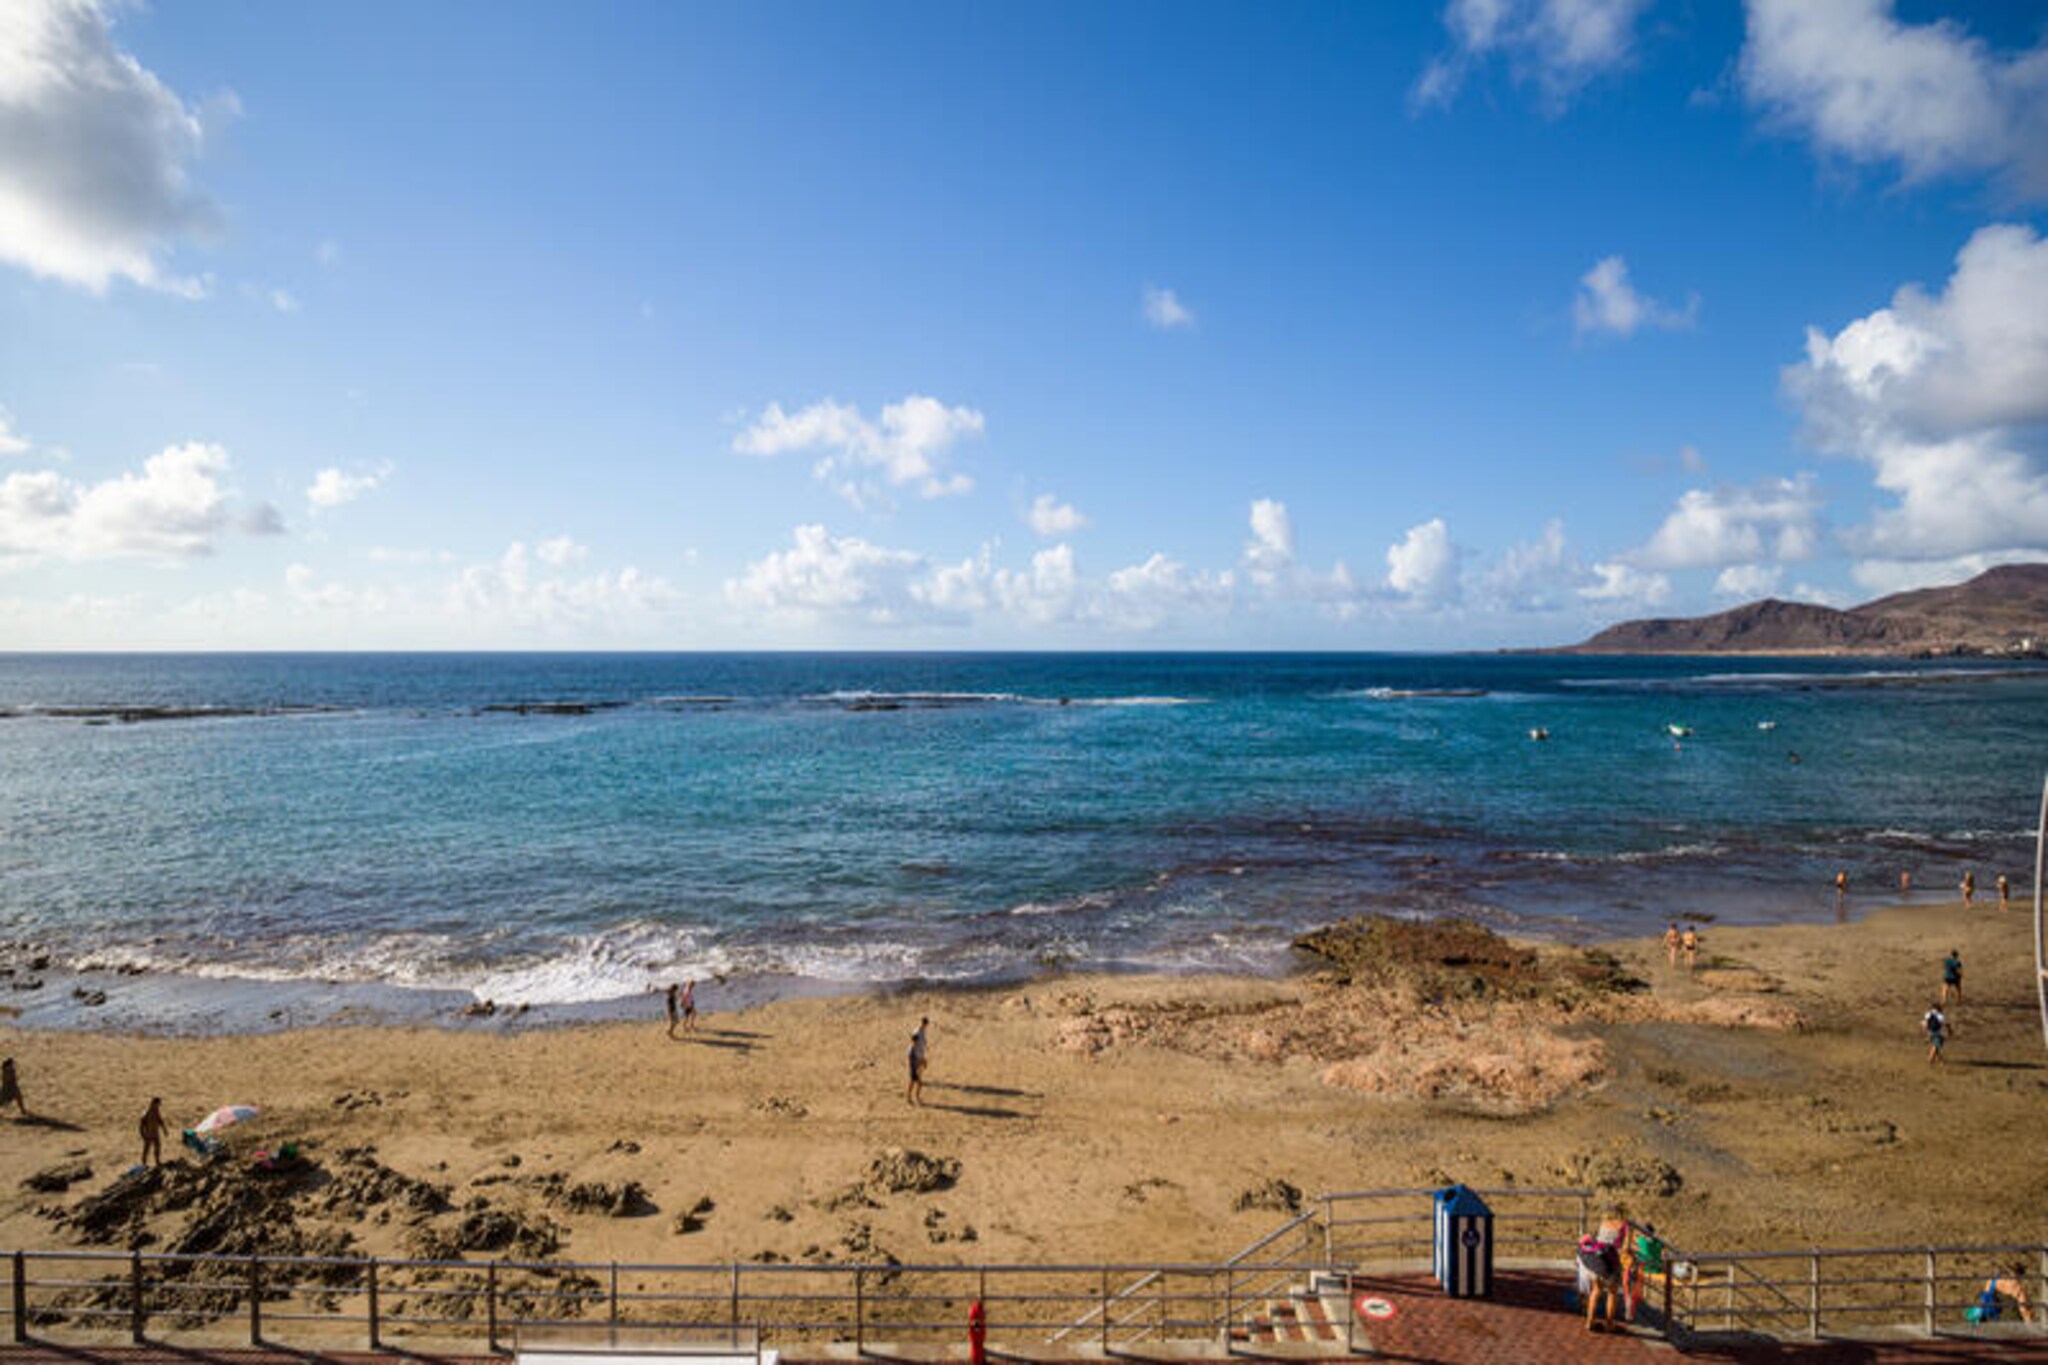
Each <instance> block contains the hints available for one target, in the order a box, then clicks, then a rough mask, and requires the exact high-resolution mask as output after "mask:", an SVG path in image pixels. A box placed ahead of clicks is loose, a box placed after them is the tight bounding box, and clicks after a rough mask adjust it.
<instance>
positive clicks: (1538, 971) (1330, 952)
mask: <svg viewBox="0 0 2048 1365" xmlns="http://www.w3.org/2000/svg"><path fill="white" fill-rule="evenodd" d="M1294 946H1295V948H1297V949H1298V950H1300V951H1302V952H1304V953H1307V954H1309V955H1310V956H1312V957H1314V958H1316V959H1318V960H1319V961H1321V962H1323V963H1325V964H1326V965H1327V969H1328V971H1329V974H1330V975H1331V976H1332V977H1333V978H1334V979H1335V980H1336V981H1337V982H1338V983H1339V984H1343V985H1357V986H1377V987H1385V988H1394V989H1405V990H1409V991H1412V992H1413V993H1414V994H1415V995H1417V996H1418V997H1420V998H1422V999H1425V1000H1486V999H1491V1000H1529V1001H1551V1002H1555V1003H1558V1004H1567V1005H1568V1004H1571V1003H1573V1002H1576V1001H1579V1000H1583V999H1586V998H1588V997H1593V996H1600V995H1612V994H1632V993H1634V992H1637V991H1641V990H1645V989H1647V983H1645V982H1643V981H1642V980H1640V979H1639V978H1637V977H1635V976H1632V975H1630V973H1629V972H1628V971H1627V970H1626V968H1625V967H1624V966H1623V965H1622V963H1621V961H1620V959H1618V958H1616V957H1615V956H1614V955H1613V954H1612V953H1607V952H1603V951H1601V950H1598V949H1580V948H1547V947H1546V948H1532V947H1525V946H1523V945H1521V944H1517V943H1513V942H1511V941H1509V940H1508V939H1505V938H1503V937H1501V936H1500V935H1499V934H1497V933H1495V932H1494V931H1493V930H1491V929H1488V928H1487V927H1486V926H1485V925H1483V924H1477V923H1474V922H1473V921H1471V920H1466V919H1439V920H1406V919H1395V918H1393V917H1391V916H1388V915H1365V916H1359V917H1356V918H1353V919H1347V920H1342V921H1339V922H1338V923H1336V924H1332V925H1329V926H1326V927H1325V928H1321V929H1316V930H1312V931H1311V932H1309V933H1306V934H1303V935H1302V936H1301V937H1300V938H1298V939H1296V940H1295V941H1294Z"/></svg>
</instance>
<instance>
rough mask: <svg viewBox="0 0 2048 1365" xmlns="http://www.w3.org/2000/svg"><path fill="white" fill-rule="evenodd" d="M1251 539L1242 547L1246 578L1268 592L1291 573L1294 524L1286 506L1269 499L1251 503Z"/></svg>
mask: <svg viewBox="0 0 2048 1365" xmlns="http://www.w3.org/2000/svg"><path fill="white" fill-rule="evenodd" d="M1251 523H1252V538H1251V539H1250V540H1248V541H1246V542H1245V543H1244V568H1245V574H1246V576H1247V577H1249V578H1250V579H1251V581H1252V582H1254V583H1256V584H1258V585H1259V586H1260V587H1262V588H1270V587H1272V586H1273V585H1274V584H1275V583H1277V582H1279V581H1280V579H1281V578H1282V576H1283V575H1286V574H1289V573H1291V572H1292V571H1293V569H1294V520H1293V518H1291V517H1289V516H1288V515H1287V504H1286V503H1284V502H1276V501H1274V500H1273V499H1271V498H1260V499H1258V500H1257V501H1256V502H1254V503H1252V513H1251Z"/></svg>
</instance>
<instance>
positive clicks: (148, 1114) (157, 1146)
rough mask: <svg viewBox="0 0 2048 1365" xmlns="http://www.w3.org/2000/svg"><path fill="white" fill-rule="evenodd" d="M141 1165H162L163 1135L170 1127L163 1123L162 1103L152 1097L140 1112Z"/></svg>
mask: <svg viewBox="0 0 2048 1365" xmlns="http://www.w3.org/2000/svg"><path fill="white" fill-rule="evenodd" d="M140 1127H141V1129H142V1164H143V1165H145V1166H161V1165H163V1164H164V1134H165V1133H167V1132H169V1131H170V1127H171V1125H170V1124H168V1123H166V1122H164V1102H163V1101H162V1100H160V1099H156V1098H154V1097H152V1098H151V1099H150V1101H149V1108H147V1109H145V1110H143V1111H142V1123H141V1125H140Z"/></svg>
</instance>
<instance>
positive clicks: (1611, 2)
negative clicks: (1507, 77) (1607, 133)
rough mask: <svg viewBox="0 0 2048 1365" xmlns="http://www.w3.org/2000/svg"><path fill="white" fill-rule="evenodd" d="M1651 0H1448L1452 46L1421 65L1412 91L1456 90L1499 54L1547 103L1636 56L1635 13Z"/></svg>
mask: <svg viewBox="0 0 2048 1365" xmlns="http://www.w3.org/2000/svg"><path fill="white" fill-rule="evenodd" d="M1648 3H1649V0H1450V3H1449V4H1447V5H1446V6H1445V7H1444V27H1445V28H1446V29H1447V30H1449V32H1450V37H1451V49H1450V51H1449V52H1447V53H1445V54H1444V55H1442V56H1439V57H1437V58H1435V59H1434V60H1432V61H1431V62H1430V63H1429V64H1428V65H1427V66H1426V67H1424V68H1423V71H1422V75H1421V76H1420V77H1419V78H1418V79H1417V80H1416V83H1415V87H1414V90H1413V91H1412V92H1411V97H1412V99H1413V102H1414V103H1415V104H1416V105H1417V106H1418V107H1428V106H1432V105H1435V106H1445V105H1449V104H1450V103H1451V101H1452V100H1454V99H1456V98H1457V95H1458V91H1459V90H1460V89H1461V88H1463V86H1464V84H1465V81H1466V79H1467V77H1469V76H1470V75H1471V73H1472V71H1473V69H1474V68H1476V67H1477V66H1479V65H1480V64H1481V63H1483V62H1486V61H1488V60H1491V59H1493V58H1496V57H1498V58H1501V59H1503V60H1504V61H1506V62H1507V64H1508V69H1509V71H1510V72H1511V73H1512V74H1513V76H1514V79H1515V80H1516V81H1517V82H1532V83H1534V84H1535V85H1536V87H1537V89H1538V90H1539V91H1540V93H1541V95H1542V98H1543V100H1544V102H1545V104H1547V105H1548V106H1550V107H1551V108H1552V109H1553V110H1556V109H1561V108H1563V106H1564V105H1565V104H1566V103H1568V102H1569V101H1570V99H1571V97H1572V96H1573V95H1575V94H1577V93H1578V92H1579V91H1580V90H1581V89H1582V88H1584V87H1585V86H1586V85H1587V84H1588V83H1589V82H1591V81H1592V80H1594V79H1595V78H1597V77H1599V76H1601V75H1603V74H1605V73H1606V72H1608V71H1612V70H1615V69H1617V68H1620V67H1623V66H1626V65H1627V64H1628V63H1629V61H1630V60H1631V59H1632V58H1633V56H1634V50H1635V37H1636V35H1635V26H1636V20H1637V19H1638V18H1639V17H1640V16H1641V14H1642V12H1643V10H1644V9H1645V8H1646V6H1647V5H1648Z"/></svg>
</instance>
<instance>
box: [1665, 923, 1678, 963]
mask: <svg viewBox="0 0 2048 1365" xmlns="http://www.w3.org/2000/svg"><path fill="white" fill-rule="evenodd" d="M1678 942H1679V938H1678V926H1677V925H1676V924H1674V925H1672V926H1671V927H1670V928H1668V929H1666V930H1665V931H1664V960H1665V961H1666V962H1667V963H1669V964H1670V965H1671V969H1672V970H1673V971H1676V970H1678Z"/></svg>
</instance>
